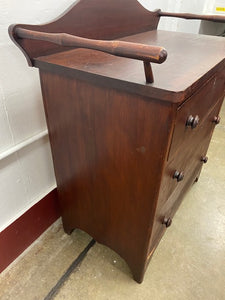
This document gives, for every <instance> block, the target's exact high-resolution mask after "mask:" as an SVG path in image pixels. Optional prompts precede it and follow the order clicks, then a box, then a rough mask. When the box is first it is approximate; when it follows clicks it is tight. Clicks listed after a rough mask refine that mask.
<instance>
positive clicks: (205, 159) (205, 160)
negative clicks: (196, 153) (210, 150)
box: [201, 156, 208, 164]
mask: <svg viewBox="0 0 225 300" xmlns="http://www.w3.org/2000/svg"><path fill="white" fill-rule="evenodd" d="M201 161H202V162H203V163H204V164H206V163H207V161H208V157H207V156H202V158H201Z"/></svg>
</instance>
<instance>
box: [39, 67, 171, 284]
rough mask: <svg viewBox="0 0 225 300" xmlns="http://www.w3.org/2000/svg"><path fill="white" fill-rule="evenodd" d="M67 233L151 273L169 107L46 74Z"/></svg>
mask: <svg viewBox="0 0 225 300" xmlns="http://www.w3.org/2000/svg"><path fill="white" fill-rule="evenodd" d="M40 75H41V83H42V91H43V98H44V104H45V110H46V116H47V123H48V128H49V134H50V141H51V147H52V154H53V160H54V167H55V174H56V180H57V186H58V192H59V199H60V205H61V212H62V218H63V224H64V228H65V230H66V231H67V232H70V231H71V230H72V229H73V228H80V229H82V230H84V231H86V232H88V233H89V234H90V235H91V236H93V238H94V239H96V240H97V241H99V242H100V243H103V244H105V245H107V246H109V247H111V248H112V249H113V250H115V251H117V252H118V253H119V254H120V255H121V256H122V257H123V258H125V260H126V261H127V262H128V264H129V265H130V267H131V269H132V271H133V274H134V276H136V278H139V279H138V280H139V281H140V277H141V276H142V275H140V274H141V273H143V270H144V265H145V260H146V257H147V248H148V242H149V239H150V234H151V229H152V224H153V218H154V213H155V206H156V201H157V197H158V189H159V185H160V180H161V176H162V169H163V165H164V161H165V159H166V152H167V147H168V139H169V137H170V132H171V126H172V124H171V119H172V110H171V107H170V106H169V105H168V104H167V105H165V104H163V105H162V104H160V103H159V102H156V101H153V100H150V99H149V98H141V97H138V96H135V95H131V94H130V95H129V94H127V93H123V92H121V91H116V90H113V89H109V88H103V87H102V88H101V87H97V86H94V85H92V84H90V83H88V82H84V81H79V80H75V79H73V78H70V77H67V76H66V74H65V75H57V74H54V73H48V72H46V71H41V72H40Z"/></svg>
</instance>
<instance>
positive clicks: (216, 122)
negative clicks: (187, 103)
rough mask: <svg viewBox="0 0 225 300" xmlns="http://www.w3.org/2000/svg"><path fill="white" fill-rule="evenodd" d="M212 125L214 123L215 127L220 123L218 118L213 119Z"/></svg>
mask: <svg viewBox="0 0 225 300" xmlns="http://www.w3.org/2000/svg"><path fill="white" fill-rule="evenodd" d="M213 123H215V124H216V125H217V124H219V123H220V116H217V117H214V119H213Z"/></svg>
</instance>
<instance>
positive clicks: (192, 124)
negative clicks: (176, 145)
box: [186, 115, 199, 129]
mask: <svg viewBox="0 0 225 300" xmlns="http://www.w3.org/2000/svg"><path fill="white" fill-rule="evenodd" d="M198 123H199V116H198V115H196V116H195V117H193V116H192V115H190V116H189V117H188V119H187V121H186V126H187V127H191V128H192V129H193V128H195V127H196V126H197V125H198Z"/></svg>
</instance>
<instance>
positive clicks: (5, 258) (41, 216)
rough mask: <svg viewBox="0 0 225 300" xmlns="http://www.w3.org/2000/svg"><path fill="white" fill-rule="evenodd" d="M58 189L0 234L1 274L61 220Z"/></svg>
mask: <svg viewBox="0 0 225 300" xmlns="http://www.w3.org/2000/svg"><path fill="white" fill-rule="evenodd" d="M59 216H60V214H59V208H58V204H57V192H56V189H54V190H53V191H51V192H50V193H49V194H48V195H46V196H45V197H44V198H43V199H42V200H40V201H39V202H38V203H37V204H35V205H34V206H32V207H31V208H30V209H29V210H28V211H26V212H25V213H24V214H23V215H22V216H21V217H19V218H18V219H17V220H16V221H15V222H13V223H12V224H11V225H9V226H8V227H7V228H6V229H5V230H3V231H2V232H0V272H2V271H3V270H4V269H5V268H6V267H7V266H8V265H9V264H10V263H11V262H13V261H14V260H15V259H16V258H17V257H18V256H19V255H20V254H21V253H22V252H23V251H24V250H25V249H26V248H27V247H28V246H30V245H31V244H32V243H33V242H34V241H35V240H36V239H37V238H38V237H39V236H40V235H41V234H42V233H43V232H44V231H45V230H46V229H47V228H48V227H49V226H50V225H51V224H52V223H54V222H55V221H56V220H57V219H58V218H59Z"/></svg>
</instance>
